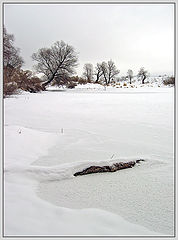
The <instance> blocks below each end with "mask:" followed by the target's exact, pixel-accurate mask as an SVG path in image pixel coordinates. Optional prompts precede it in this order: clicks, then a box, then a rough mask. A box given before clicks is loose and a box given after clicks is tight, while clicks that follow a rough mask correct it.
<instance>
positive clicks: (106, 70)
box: [101, 60, 120, 85]
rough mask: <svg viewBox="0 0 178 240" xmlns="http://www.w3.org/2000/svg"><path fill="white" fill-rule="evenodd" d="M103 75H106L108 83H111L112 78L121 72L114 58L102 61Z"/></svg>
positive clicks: (105, 78)
mask: <svg viewBox="0 0 178 240" xmlns="http://www.w3.org/2000/svg"><path fill="white" fill-rule="evenodd" d="M101 69H102V75H103V77H104V80H105V83H106V85H108V84H110V83H111V81H112V80H114V78H115V77H116V76H117V75H118V74H119V72H120V71H119V70H117V68H116V66H115V64H114V62H113V61H112V60H110V61H108V62H107V63H106V62H102V64H101Z"/></svg>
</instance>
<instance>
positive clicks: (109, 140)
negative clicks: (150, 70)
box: [4, 87, 174, 236]
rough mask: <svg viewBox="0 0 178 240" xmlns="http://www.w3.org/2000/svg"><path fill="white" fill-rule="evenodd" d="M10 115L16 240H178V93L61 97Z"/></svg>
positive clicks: (21, 98)
mask: <svg viewBox="0 0 178 240" xmlns="http://www.w3.org/2000/svg"><path fill="white" fill-rule="evenodd" d="M4 106H5V110H4V111H5V235H6V236H34V235H35V236H44V235H48V236H64V235H68V236H69V235H93V236H97V235H100V236H102V235H110V236H112V235H117V236H135V235H136V236H156V235H159V236H166V235H167V236H173V235H174V221H173V220H174V208H173V207H174V185H173V182H174V175H173V173H174V158H173V144H174V143H173V137H174V136H173V134H174V126H173V119H174V115H173V114H174V88H162V87H161V88H160V87H159V88H158V87H157V88H151V87H150V88H148V87H144V88H134V89H131V88H129V89H127V88H122V89H119V88H111V87H110V88H108V89H107V90H106V91H105V90H104V89H103V87H99V88H97V87H95V88H89V87H85V88H80V87H77V88H76V89H71V90H67V91H65V90H60V91H56V90H55V89H54V88H53V89H52V88H51V89H50V90H49V91H46V92H41V93H38V94H30V93H22V94H21V95H16V96H13V97H10V98H6V99H5V100H4ZM140 158H142V159H145V160H146V161H145V162H142V163H140V164H139V165H137V166H136V167H134V168H132V169H125V170H122V171H117V172H114V173H100V174H91V175H85V176H78V177H73V174H74V173H75V172H77V171H79V170H83V169H84V168H86V167H88V166H91V165H94V164H98V165H101V166H102V165H106V164H111V163H112V162H119V161H128V160H134V159H140Z"/></svg>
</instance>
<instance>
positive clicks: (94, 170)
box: [74, 159, 144, 176]
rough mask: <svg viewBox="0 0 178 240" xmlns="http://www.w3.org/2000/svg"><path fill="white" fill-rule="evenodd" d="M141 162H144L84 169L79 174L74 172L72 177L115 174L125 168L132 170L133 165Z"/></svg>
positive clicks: (120, 163)
mask: <svg viewBox="0 0 178 240" xmlns="http://www.w3.org/2000/svg"><path fill="white" fill-rule="evenodd" d="M141 161H144V160H143V159H138V160H136V161H130V162H126V163H125V162H119V163H114V164H113V165H111V166H102V167H100V166H91V167H88V168H86V169H84V170H83V171H81V172H76V173H74V176H81V175H86V174H91V173H103V172H116V171H118V170H121V169H126V168H132V167H134V166H135V164H137V163H140V162H141Z"/></svg>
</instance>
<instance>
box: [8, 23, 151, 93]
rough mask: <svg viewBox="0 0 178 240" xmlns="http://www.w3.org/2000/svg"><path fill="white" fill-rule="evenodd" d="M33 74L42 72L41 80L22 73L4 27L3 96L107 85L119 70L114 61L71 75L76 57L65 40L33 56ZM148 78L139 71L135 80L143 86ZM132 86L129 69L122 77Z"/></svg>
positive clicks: (145, 72) (17, 55)
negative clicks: (81, 85)
mask: <svg viewBox="0 0 178 240" xmlns="http://www.w3.org/2000/svg"><path fill="white" fill-rule="evenodd" d="M32 59H33V61H34V62H35V65H34V67H35V70H36V73H42V74H43V77H42V78H41V79H40V78H38V77H37V76H35V74H34V73H33V72H32V71H30V70H25V71H24V70H22V66H23V64H24V60H23V59H22V57H21V56H20V50H19V48H17V47H15V46H14V35H12V34H8V33H7V31H6V28H5V27H4V28H3V80H4V81H3V82H4V84H3V93H4V96H7V95H10V94H12V93H14V92H15V91H16V90H17V89H22V90H24V91H29V92H38V91H41V90H45V89H46V86H47V85H49V84H51V85H58V86H67V87H69V88H72V87H75V86H76V85H77V84H78V83H80V84H85V83H91V82H93V83H102V84H104V85H110V84H111V83H112V82H114V81H116V78H117V76H118V74H119V73H120V70H118V69H117V67H116V65H115V63H114V61H113V60H109V61H108V62H104V61H103V62H101V63H97V64H96V66H95V68H94V67H93V65H92V64H91V63H86V64H85V65H84V67H83V75H82V77H78V76H73V75H74V73H75V68H76V67H77V66H78V54H77V52H76V51H75V49H74V48H73V46H70V45H68V44H66V43H65V42H64V41H57V42H55V43H54V44H53V45H52V46H51V47H48V48H40V49H39V50H38V51H37V52H36V53H33V54H32ZM147 76H148V71H147V70H145V69H144V68H140V70H139V72H138V74H137V77H138V78H139V79H140V80H141V82H142V84H144V83H145V79H146V78H147ZM125 78H126V79H128V80H129V83H130V84H131V83H132V79H133V71H132V70H131V69H129V70H128V72H127V76H126V77H125Z"/></svg>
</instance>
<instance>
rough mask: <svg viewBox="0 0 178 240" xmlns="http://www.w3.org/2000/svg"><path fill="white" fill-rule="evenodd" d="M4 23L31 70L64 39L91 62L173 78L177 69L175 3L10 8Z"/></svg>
mask: <svg viewBox="0 0 178 240" xmlns="http://www.w3.org/2000/svg"><path fill="white" fill-rule="evenodd" d="M4 24H5V27H6V29H7V31H8V33H12V34H14V36H15V45H16V46H17V47H19V48H20V49H21V56H22V57H23V58H24V61H25V65H24V68H25V69H32V66H33V65H34V62H33V61H32V59H31V55H32V53H34V52H36V51H37V50H38V49H39V48H42V47H50V46H51V45H52V44H53V43H54V42H56V41H60V40H63V41H65V42H66V43H68V44H70V45H72V46H73V47H74V48H75V50H76V51H77V52H78V53H79V66H78V68H77V69H76V70H77V73H78V74H79V75H80V74H81V73H82V71H83V65H84V64H85V63H92V64H93V65H96V63H97V62H102V61H108V60H110V59H112V60H113V61H114V62H115V64H116V66H117V68H118V69H119V70H120V71H121V72H120V76H121V75H124V74H126V72H127V70H128V69H132V70H133V71H134V74H137V72H138V70H139V68H140V67H145V68H146V69H147V70H148V71H149V72H150V73H151V75H154V74H164V73H166V74H172V73H173V67H174V6H173V4H89V5H88V4H5V5H4Z"/></svg>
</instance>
